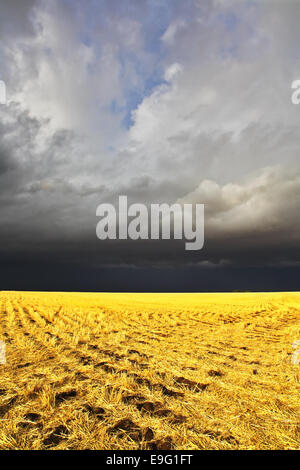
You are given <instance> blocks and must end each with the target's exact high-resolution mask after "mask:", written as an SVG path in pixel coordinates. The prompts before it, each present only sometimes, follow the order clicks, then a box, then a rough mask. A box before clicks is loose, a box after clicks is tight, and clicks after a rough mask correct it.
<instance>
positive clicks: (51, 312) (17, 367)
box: [0, 292, 300, 450]
mask: <svg viewBox="0 0 300 470" xmlns="http://www.w3.org/2000/svg"><path fill="white" fill-rule="evenodd" d="M0 302H1V303H0V312H1V313H0V340H2V341H5V344H6V351H7V363H6V364H5V365H0V449H189V450H192V449H299V448H300V400H299V388H300V387H299V379H300V365H297V364H292V361H291V358H292V353H293V352H294V350H293V348H292V343H293V342H294V341H295V340H299V339H300V295H299V294H298V293H272V294H265V293H261V294H254V293H249V294H248V293H245V294H242V293H239V294H77V293H74V294H63V293H25V292H15V293H14V292H11V293H9V292H2V293H1V294H0Z"/></svg>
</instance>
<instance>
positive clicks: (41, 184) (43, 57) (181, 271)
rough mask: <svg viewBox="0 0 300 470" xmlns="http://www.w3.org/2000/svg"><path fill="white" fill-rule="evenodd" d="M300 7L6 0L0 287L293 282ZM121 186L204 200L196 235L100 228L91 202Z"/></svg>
mask: <svg viewBox="0 0 300 470" xmlns="http://www.w3.org/2000/svg"><path fill="white" fill-rule="evenodd" d="M225 3H226V5H225ZM299 14H300V7H299V5H298V4H297V3H296V2H289V3H288V4H285V5H284V7H283V4H282V3H280V2H275V3H273V6H272V7H271V4H270V3H269V2H262V3H261V4H259V5H258V4H256V3H255V2H236V1H232V2H221V1H218V0H215V1H213V2H208V1H207V2H199V1H196V0H194V1H189V2H185V7H183V3H182V2H180V1H176V2H175V1H172V2H169V1H166V2H151V1H142V2H140V1H139V2H137V1H134V2H120V1H118V0H114V1H113V2H112V1H103V2H98V3H97V2H92V1H89V2H81V1H75V2H67V1H61V2H60V1H56V0H54V1H53V2H44V1H38V0H36V1H33V0H32V1H31V0H24V1H11V0H10V1H2V2H1V5H0V37H1V42H2V48H1V52H0V74H1V76H0V78H2V77H4V78H5V80H6V81H7V89H8V96H9V102H8V105H7V106H1V107H0V224H1V232H0V261H1V260H2V264H1V265H2V266H4V272H5V273H6V277H5V275H3V276H2V278H0V280H1V283H2V286H3V288H30V289H32V288H33V289H34V288H35V286H36V288H43V289H46V288H49V289H50V288H52V289H59V288H62V289H71V290H72V289H75V288H76V289H79V290H80V288H82V289H90V290H93V289H94V290H98V289H100V290H105V289H108V290H111V289H112V290H126V289H130V290H135V288H136V289H137V290H151V289H154V290H185V289H186V290H214V289H215V290H232V289H233V288H234V287H235V286H234V284H235V283H236V287H235V288H241V289H251V290H254V289H257V290H262V289H272V288H274V289H283V288H285V286H286V287H288V286H290V288H291V289H294V288H295V280H294V278H293V277H292V274H295V273H298V263H300V237H299V235H298V234H299V233H300V230H299V229H300V226H299V225H300V224H299V216H298V213H299V207H300V198H299V185H300V168H299V162H298V159H299V157H298V153H299V132H298V122H299V109H297V107H296V106H294V107H293V106H292V105H291V102H290V84H291V81H292V80H293V79H294V78H299V77H297V76H296V75H295V74H297V73H298V70H299V58H298V52H297V48H296V44H298V43H299V39H300V38H299V34H300V33H299V28H297V24H298V23H297V21H298V20H297V18H298V17H299ZM135 93H136V94H135ZM129 115H131V124H132V125H131V126H130V128H129V129H128V128H127V127H126V126H125V125H124V119H125V118H126V119H127V120H128V119H129V118H128V116H129ZM127 126H128V123H127ZM120 194H125V195H127V196H128V198H129V202H130V203H133V202H141V203H145V204H151V203H153V202H156V203H163V202H167V203H169V204H171V203H175V202H181V203H187V202H193V203H204V204H205V214H206V224H205V230H206V231H205V246H204V249H203V250H201V251H199V252H186V251H185V249H184V242H174V241H172V240H171V241H157V242H156V241H155V242H154V241H143V242H142V241H137V242H131V241H128V242H126V241H123V242H121V241H111V242H100V241H99V240H97V238H96V231H95V230H96V224H97V218H96V215H95V214H96V207H97V206H98V204H100V203H101V202H111V203H114V204H116V203H117V200H118V196H119V195H120ZM26 270H27V271H26ZM26 272H27V273H28V274H27V275H26V274H25V273H26ZM255 273H256V274H255ZM266 276H267V277H266ZM122 278H123V284H122ZM280 280H281V281H282V284H281V286H282V287H280ZM47 283H48V285H49V286H51V287H48V286H47ZM180 285H181V286H182V287H180ZM72 286H73V287H72ZM135 286H136V287H135ZM147 286H150V287H147ZM151 286H152V287H151ZM197 286H198V287H197ZM0 287H1V286H0Z"/></svg>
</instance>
